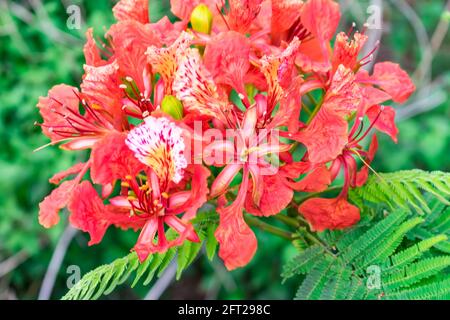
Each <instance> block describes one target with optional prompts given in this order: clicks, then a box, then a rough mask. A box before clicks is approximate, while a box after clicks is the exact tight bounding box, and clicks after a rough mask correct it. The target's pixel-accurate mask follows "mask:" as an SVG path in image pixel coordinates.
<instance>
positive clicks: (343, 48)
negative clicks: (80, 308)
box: [332, 32, 368, 70]
mask: <svg viewBox="0 0 450 320" xmlns="http://www.w3.org/2000/svg"><path fill="white" fill-rule="evenodd" d="M367 38H368V37H367V36H366V35H365V34H361V33H359V32H356V33H355V34H354V35H353V39H349V37H348V36H347V35H346V34H345V33H344V32H340V33H339V34H338V35H337V36H336V41H335V44H334V50H333V60H332V61H333V70H336V69H337V68H338V66H339V65H340V64H342V65H344V66H345V67H346V68H349V69H352V70H353V69H355V67H357V62H358V55H359V52H360V51H361V49H362V47H363V46H364V44H365V43H366V41H367Z"/></svg>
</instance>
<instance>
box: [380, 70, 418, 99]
mask: <svg viewBox="0 0 450 320" xmlns="http://www.w3.org/2000/svg"><path fill="white" fill-rule="evenodd" d="M371 81H372V83H373V84H375V85H377V86H379V87H380V88H381V89H383V90H384V91H386V92H387V93H388V94H390V95H391V97H392V100H394V101H395V102H398V103H403V102H405V101H406V100H408V98H409V97H410V96H411V94H412V93H413V92H414V91H415V90H416V87H415V85H414V83H413V82H412V81H411V78H410V77H409V76H408V74H407V73H406V72H405V71H404V70H403V69H402V68H400V66H399V65H398V64H396V63H392V62H380V63H377V64H375V66H374V71H373V75H372V77H371Z"/></svg>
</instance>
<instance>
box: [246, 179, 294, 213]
mask: <svg viewBox="0 0 450 320" xmlns="http://www.w3.org/2000/svg"><path fill="white" fill-rule="evenodd" d="M262 180H263V192H262V195H261V200H260V202H259V206H257V205H255V202H254V201H253V197H252V192H251V189H249V190H248V193H247V198H246V201H245V210H247V212H249V213H251V214H253V215H255V216H265V217H267V216H271V215H274V214H278V213H280V211H281V210H283V209H284V208H286V207H287V206H288V204H289V203H290V202H291V200H292V196H293V195H294V192H293V191H292V189H291V188H289V187H288V186H286V184H284V183H283V181H282V179H281V178H280V176H279V175H273V176H263V177H262Z"/></svg>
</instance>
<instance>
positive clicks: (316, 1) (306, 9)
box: [301, 0, 341, 61]
mask: <svg viewBox="0 0 450 320" xmlns="http://www.w3.org/2000/svg"><path fill="white" fill-rule="evenodd" d="M340 18H341V13H340V11H339V4H338V3H336V2H334V1H332V0H309V1H308V2H306V3H305V5H304V6H303V9H302V15H301V22H302V24H303V26H305V28H306V29H308V31H309V32H311V34H312V35H313V36H314V37H315V38H316V39H317V40H318V42H319V45H320V47H321V49H322V54H323V55H324V57H326V61H329V60H330V59H329V51H328V47H329V41H330V40H331V39H332V38H333V35H334V33H335V32H336V29H337V27H338V24H339V20H340Z"/></svg>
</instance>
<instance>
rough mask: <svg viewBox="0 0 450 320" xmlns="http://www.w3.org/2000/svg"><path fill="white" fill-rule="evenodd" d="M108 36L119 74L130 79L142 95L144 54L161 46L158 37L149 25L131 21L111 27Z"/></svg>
mask: <svg viewBox="0 0 450 320" xmlns="http://www.w3.org/2000/svg"><path fill="white" fill-rule="evenodd" d="M108 35H109V36H111V37H112V43H113V47H114V48H115V49H116V50H115V55H114V57H115V58H116V59H117V63H118V64H119V69H120V74H121V75H122V76H123V77H131V78H132V79H133V80H134V81H135V82H136V85H137V87H138V89H139V90H140V91H141V92H142V93H144V92H145V89H146V88H145V84H144V81H145V79H144V78H143V77H144V74H145V72H144V70H146V68H148V64H147V57H146V55H145V52H146V50H147V48H148V47H149V46H157V47H160V46H161V40H160V37H159V35H158V34H157V33H156V32H154V31H153V28H152V26H151V25H144V24H141V23H139V22H137V21H133V20H128V21H123V22H119V23H117V24H115V25H113V26H112V27H111V28H110V30H109V31H108ZM147 76H148V75H147ZM147 94H150V92H147Z"/></svg>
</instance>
